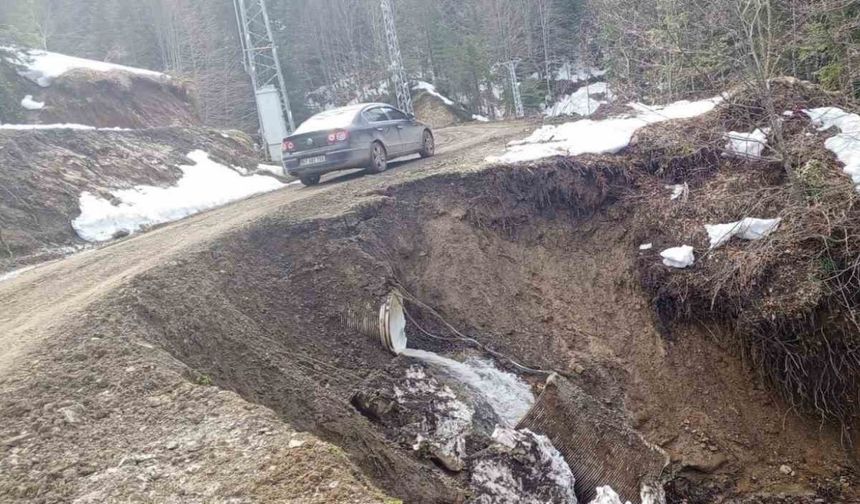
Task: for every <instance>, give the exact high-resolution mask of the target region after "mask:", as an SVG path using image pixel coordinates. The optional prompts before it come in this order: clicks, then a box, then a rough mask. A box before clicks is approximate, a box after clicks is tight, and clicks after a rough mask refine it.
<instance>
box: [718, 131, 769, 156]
mask: <svg viewBox="0 0 860 504" xmlns="http://www.w3.org/2000/svg"><path fill="white" fill-rule="evenodd" d="M769 134H770V128H763V129H756V130H755V131H753V132H752V133H741V132H738V131H730V132H729V133H727V134H726V139H727V140H728V143H727V144H726V152H728V153H730V154H734V155H736V156H740V157H743V158H747V159H758V158H760V157H761V153H762V152H764V148H765V147H767V136H768V135H769Z"/></svg>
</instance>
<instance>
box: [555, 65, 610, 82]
mask: <svg viewBox="0 0 860 504" xmlns="http://www.w3.org/2000/svg"><path fill="white" fill-rule="evenodd" d="M604 75H606V70H600V69H597V68H594V67H587V66H585V65H583V64H574V63H570V62H568V63H565V64H563V65H562V66H561V67H559V69H558V70H557V71H556V72H555V80H557V81H559V80H566V81H571V82H582V81H587V80H591V79H593V78H596V77H603V76H604Z"/></svg>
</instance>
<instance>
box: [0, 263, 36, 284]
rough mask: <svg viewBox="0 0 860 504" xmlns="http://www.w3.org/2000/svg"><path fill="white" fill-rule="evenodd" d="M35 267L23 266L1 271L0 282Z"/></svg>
mask: <svg viewBox="0 0 860 504" xmlns="http://www.w3.org/2000/svg"><path fill="white" fill-rule="evenodd" d="M35 268H36V266H26V267H24V268H20V269H16V270H14V271H10V272H8V273H2V274H0V282H5V281H6V280H12V279H13V278H16V277H18V276H20V275H21V274H22V273H26V272H28V271H30V270H32V269H35Z"/></svg>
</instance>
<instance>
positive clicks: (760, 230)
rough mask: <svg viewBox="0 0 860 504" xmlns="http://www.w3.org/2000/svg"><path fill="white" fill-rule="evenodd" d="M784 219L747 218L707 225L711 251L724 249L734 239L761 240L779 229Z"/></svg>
mask: <svg viewBox="0 0 860 504" xmlns="http://www.w3.org/2000/svg"><path fill="white" fill-rule="evenodd" d="M781 222H782V219H753V218H750V217H747V218H746V219H743V220H740V221H738V222H731V223H728V224H706V225H705V230H707V232H708V237H709V238H710V240H711V250H714V249H716V248H719V247H722V246H723V245H725V244H726V243H728V242H729V240H731V239H732V238H733V237H738V238H741V239H743V240H761V239H764V238H766V237H768V236H770V235H771V234H772V233H773V232H774V231H776V230H777V229H779V224H780V223H781Z"/></svg>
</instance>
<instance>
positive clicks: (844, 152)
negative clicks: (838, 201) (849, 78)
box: [804, 107, 860, 191]
mask: <svg viewBox="0 0 860 504" xmlns="http://www.w3.org/2000/svg"><path fill="white" fill-rule="evenodd" d="M804 112H805V113H806V114H807V115H809V117H810V118H811V119H812V122H813V123H815V124H817V125H819V126H820V131H827V130H829V129H830V128H837V129H838V130H839V133H838V134H837V135H835V136H832V137H830V138H828V139H827V142H825V144H824V146H825V147H827V149H829V150H830V151H831V152H833V153H834V154H836V157H837V158H838V159H839V161H840V162H842V164H844V165H845V173H847V174H848V175H849V176H850V177H851V180H853V181H854V183H855V184H856V185H857V190H858V191H860V115H857V114H850V113H848V112H846V111H844V110H842V109H840V108H837V107H823V108H817V109H810V110H804Z"/></svg>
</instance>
